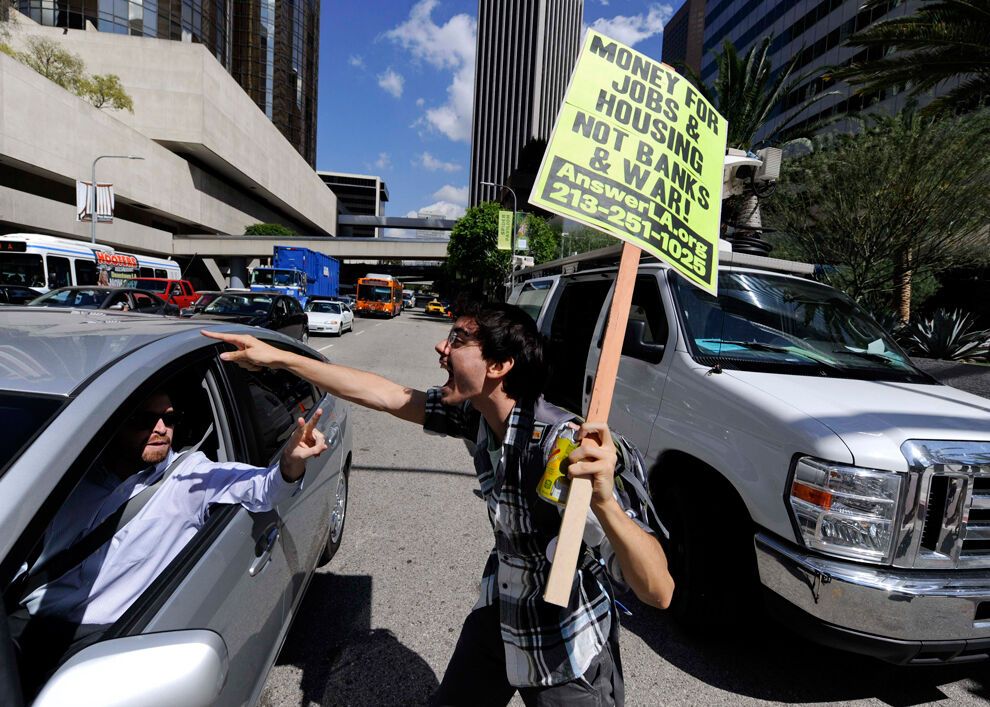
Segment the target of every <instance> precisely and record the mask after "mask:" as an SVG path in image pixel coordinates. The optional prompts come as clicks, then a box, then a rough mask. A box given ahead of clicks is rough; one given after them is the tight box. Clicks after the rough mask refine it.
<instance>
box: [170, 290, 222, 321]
mask: <svg viewBox="0 0 990 707" xmlns="http://www.w3.org/2000/svg"><path fill="white" fill-rule="evenodd" d="M222 294H223V292H220V291H218V290H203V291H201V292H199V297H198V298H197V299H196V301H195V302H193V303H192V304H191V305H189V306H188V307H183V308H182V310H181V311H180V312H179V314H180V315H181V316H183V317H191V316H192V315H194V314H199V313H200V312H202V311H203V310H204V309H206V305H208V304H209V303H210V302H212V301H213V300H215V299H216V298H217V297H219V296H220V295H222Z"/></svg>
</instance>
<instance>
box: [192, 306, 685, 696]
mask: <svg viewBox="0 0 990 707" xmlns="http://www.w3.org/2000/svg"><path fill="white" fill-rule="evenodd" d="M203 333H204V334H206V335H207V336H211V337H213V338H216V339H220V340H222V341H225V342H227V343H229V344H232V345H234V347H235V348H236V350H235V351H230V352H225V353H223V354H221V356H222V358H224V359H225V360H228V361H233V362H236V363H238V364H239V365H241V366H244V367H246V368H258V367H269V368H280V369H285V370H288V371H290V372H292V373H294V374H295V375H297V376H299V377H301V378H304V379H306V380H308V381H310V382H311V383H314V384H315V385H318V386H319V387H320V388H322V389H324V390H327V391H329V392H331V393H333V394H334V395H336V396H338V397H341V398H344V399H346V400H350V401H352V402H355V403H357V404H360V405H364V406H366V407H369V408H372V409H375V410H383V411H385V412H389V413H391V414H392V415H395V416H396V417H399V418H401V419H403V420H408V421H410V422H415V423H416V424H420V425H423V427H424V429H425V430H426V431H427V432H432V433H437V434H445V435H456V436H459V437H463V438H464V439H466V440H468V441H469V442H471V443H472V444H473V443H476V444H477V446H476V447H475V451H474V465H475V470H476V473H477V476H478V480H479V482H480V486H481V492H482V494H483V497H484V499H485V501H486V503H487V506H488V513H489V520H490V521H491V523H492V526H493V529H494V531H495V548H494V549H493V550H492V552H491V554H490V555H489V557H488V562H487V564H486V566H485V570H484V573H483V577H482V580H481V597H480V599H479V601H478V602H477V604H476V606H475V609H474V610H473V611H472V612H471V613H470V614H469V616H468V617H467V619H466V620H465V622H464V627H463V629H462V631H461V635H460V638H459V639H458V641H457V646H456V648H455V650H454V655H453V656H452V657H451V659H450V663H449V664H448V666H447V670H446V673H445V674H444V678H443V682H442V683H441V685H440V687H439V689H438V691H437V692H436V693H435V694H434V696H433V700H432V704H436V705H476V704H485V705H496V704H497V705H504V704H507V703H508V702H509V700H510V699H511V698H512V695H513V694H514V693H515V692H516V691H517V690H518V691H519V692H520V694H521V696H522V698H523V700H524V702H525V703H526V704H528V705H558V704H572V703H574V704H601V705H612V704H622V702H623V688H622V668H621V662H620V660H619V654H618V627H619V626H618V617H617V614H616V611H615V604H614V599H613V591H612V588H611V582H610V580H609V577H611V578H612V580H614V581H617V582H618V583H620V584H622V585H628V586H630V587H631V588H632V589H633V591H635V593H636V595H637V596H638V597H639V598H640V599H641V600H642V601H644V602H645V603H647V604H650V605H653V606H659V607H667V606H668V605H669V603H670V599H671V594H672V591H673V580H672V579H671V576H670V573H669V572H668V571H667V563H666V558H665V557H664V554H663V550H662V549H661V547H660V544H659V542H658V541H657V539H656V538H655V537H654V536H653V535H652V534H651V532H650V531H649V529H648V528H647V526H646V525H645V524H643V523H642V522H639V521H637V520H635V519H634V516H635V513H634V512H632V511H630V510H627V509H625V508H623V507H622V505H621V504H620V501H619V498H620V496H619V495H618V494H617V493H615V492H614V491H615V486H614V484H613V477H614V474H615V469H616V462H617V455H616V448H615V446H614V444H613V443H612V439H611V436H610V434H609V431H608V428H607V427H606V426H605V425H602V424H589V423H585V424H584V425H582V426H581V428H580V433H579V434H580V436H581V437H582V438H583V439H584V443H583V445H582V446H580V447H579V448H578V449H576V450H575V451H574V452H573V453H572V454H571V455H570V457H569V460H570V467H569V470H568V473H569V476H570V477H572V478H574V477H585V478H588V479H590V480H591V481H592V486H593V495H592V502H591V506H592V513H590V514H589V522H588V528H587V529H586V532H585V543H586V547H587V548H589V550H588V551H587V552H585V553H583V555H582V558H581V561H580V563H579V568H578V571H577V573H576V576H575V584H574V585H573V588H572V592H571V598H570V603H569V605H568V606H567V607H566V608H563V609H562V608H560V607H557V606H554V605H551V604H548V603H546V602H544V601H543V599H542V595H543V589H544V588H545V586H546V582H547V577H548V574H549V568H550V558H551V557H552V554H553V551H554V548H555V547H556V535H557V532H558V529H559V526H560V516H559V512H558V509H557V508H555V507H554V506H552V505H550V504H549V503H544V502H542V501H541V500H538V498H537V495H536V487H537V484H538V482H539V479H540V477H541V475H542V473H543V470H544V467H545V465H546V461H547V455H548V453H549V450H550V449H551V448H552V444H553V441H554V438H555V437H556V435H557V434H558V433H559V432H560V431H561V430H562V429H563V428H564V427H565V426H566V425H567V424H568V421H569V420H571V419H573V416H572V415H570V414H569V413H566V412H565V411H563V410H560V409H559V408H555V407H554V406H552V405H549V404H547V403H546V402H544V401H543V399H542V397H541V391H542V390H543V386H544V382H545V379H546V366H545V363H544V358H543V344H542V337H541V336H540V334H539V332H538V331H537V329H536V325H535V323H534V322H533V320H532V318H531V317H529V316H528V315H527V314H526V313H525V312H524V311H523V310H521V309H519V308H518V307H514V306H511V305H505V304H497V305H485V306H481V307H477V308H473V309H469V310H465V311H464V312H461V313H459V316H458V317H457V319H456V320H455V322H454V325H453V328H452V329H451V331H450V334H449V336H448V337H447V338H445V339H444V340H442V341H441V342H440V343H438V344H437V345H436V352H437V354H438V355H439V357H440V366H441V368H444V369H445V370H446V371H447V372H448V376H449V377H448V379H447V382H446V383H444V385H443V386H441V387H436V388H431V389H430V390H428V391H425V392H424V391H420V390H415V389H412V388H408V387H405V386H402V385H398V384H396V383H393V382H391V381H389V380H387V379H385V378H382V377H381V376H378V375H375V374H373V373H368V372H365V371H360V370H356V369H350V368H346V367H344V366H339V365H334V364H329V363H323V362H320V361H316V360H313V359H308V358H306V357H303V356H297V355H295V354H292V353H289V352H286V351H281V350H279V349H276V348H274V347H272V346H269V345H267V344H265V343H262V342H261V341H258V340H257V339H255V338H254V337H251V336H243V335H229V334H219V333H213V332H203ZM634 463H638V462H634ZM590 548H594V550H592V549H590Z"/></svg>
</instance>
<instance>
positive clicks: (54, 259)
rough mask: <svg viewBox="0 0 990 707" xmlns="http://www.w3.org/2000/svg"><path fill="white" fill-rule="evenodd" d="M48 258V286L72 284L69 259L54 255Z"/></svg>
mask: <svg viewBox="0 0 990 707" xmlns="http://www.w3.org/2000/svg"><path fill="white" fill-rule="evenodd" d="M46 257H47V258H48V287H50V288H51V289H53V290H54V289H55V288H56V287H68V286H69V285H71V284H72V272H71V271H70V269H69V259H68V258H62V257H59V256H56V255H49V256H46Z"/></svg>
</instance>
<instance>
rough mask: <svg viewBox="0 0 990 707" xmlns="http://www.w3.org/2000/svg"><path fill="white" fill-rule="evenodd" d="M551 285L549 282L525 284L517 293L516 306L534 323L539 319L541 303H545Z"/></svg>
mask: <svg viewBox="0 0 990 707" xmlns="http://www.w3.org/2000/svg"><path fill="white" fill-rule="evenodd" d="M551 284H552V283H550V282H549V281H544V282H527V283H526V284H525V285H523V288H522V290H521V291H520V292H519V298H518V299H517V300H516V306H518V307H519V308H520V309H522V310H523V311H524V312H526V314H528V315H529V316H531V317H532V318H533V320H534V321H535V320H537V319H539V317H540V310H541V309H543V303H544V302H545V301H546V299H547V295H549V294H550V285H551Z"/></svg>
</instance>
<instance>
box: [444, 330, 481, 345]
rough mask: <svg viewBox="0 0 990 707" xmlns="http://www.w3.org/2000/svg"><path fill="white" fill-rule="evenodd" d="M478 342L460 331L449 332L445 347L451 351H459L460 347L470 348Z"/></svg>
mask: <svg viewBox="0 0 990 707" xmlns="http://www.w3.org/2000/svg"><path fill="white" fill-rule="evenodd" d="M477 343H478V340H477V339H475V338H474V337H472V336H471V335H470V334H467V333H465V332H464V331H463V330H462V329H457V328H456V327H455V328H454V329H451V330H450V333H449V334H448V335H447V346H449V347H450V348H452V349H459V348H460V347H462V346H470V345H471V344H477Z"/></svg>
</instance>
